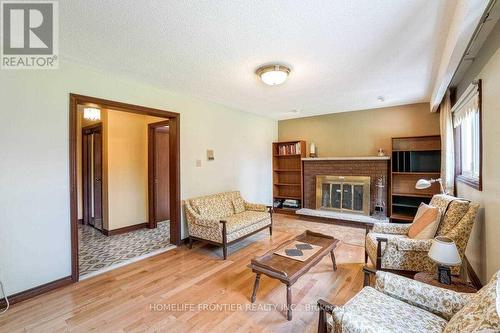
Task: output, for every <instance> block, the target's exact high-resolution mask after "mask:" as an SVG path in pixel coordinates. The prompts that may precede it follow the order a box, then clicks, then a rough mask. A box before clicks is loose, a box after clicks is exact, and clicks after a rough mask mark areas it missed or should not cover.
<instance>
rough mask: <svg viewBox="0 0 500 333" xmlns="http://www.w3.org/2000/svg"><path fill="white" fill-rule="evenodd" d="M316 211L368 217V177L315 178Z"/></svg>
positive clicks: (321, 176) (322, 176)
mask: <svg viewBox="0 0 500 333" xmlns="http://www.w3.org/2000/svg"><path fill="white" fill-rule="evenodd" d="M316 209H326V210H334V211H340V212H350V213H358V214H363V215H367V216H369V215H370V177H366V176H325V175H320V176H316Z"/></svg>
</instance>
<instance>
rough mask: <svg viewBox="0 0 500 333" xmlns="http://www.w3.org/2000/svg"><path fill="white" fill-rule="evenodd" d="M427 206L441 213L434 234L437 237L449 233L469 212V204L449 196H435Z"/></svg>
mask: <svg viewBox="0 0 500 333" xmlns="http://www.w3.org/2000/svg"><path fill="white" fill-rule="evenodd" d="M429 205H430V206H433V207H437V208H439V209H440V210H441V211H442V212H443V216H442V218H441V223H440V224H439V227H438V230H437V232H436V235H437V236H442V235H446V234H447V233H448V232H450V231H451V230H452V229H453V228H454V227H455V226H456V225H457V223H458V222H459V221H460V220H461V219H462V217H463V216H464V215H465V213H466V212H467V211H468V210H469V205H470V202H469V201H467V200H461V199H457V198H456V197H453V196H451V195H446V194H437V195H435V196H433V197H432V200H431V202H430V203H429Z"/></svg>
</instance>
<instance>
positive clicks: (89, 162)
mask: <svg viewBox="0 0 500 333" xmlns="http://www.w3.org/2000/svg"><path fill="white" fill-rule="evenodd" d="M79 108H80V111H81V110H82V108H83V111H86V109H92V108H93V109H101V110H106V111H107V112H106V117H110V116H111V114H114V115H115V116H114V117H115V118H113V119H115V120H116V119H118V118H121V119H124V118H140V119H144V121H145V122H146V123H149V125H147V126H146V127H143V128H145V129H144V132H143V133H145V134H144V135H145V137H144V138H145V139H146V141H142V142H145V143H144V144H145V145H147V146H144V147H146V148H145V150H144V154H147V155H140V154H139V155H140V156H145V160H144V161H145V162H144V164H142V165H144V168H146V169H144V170H145V172H146V174H145V176H144V177H145V178H144V181H143V180H140V179H142V178H137V177H138V176H131V177H130V175H129V177H128V179H129V180H132V182H134V183H135V184H140V183H141V182H142V184H146V183H147V185H148V186H147V189H145V190H146V192H145V194H146V196H147V203H145V205H146V209H145V210H144V212H145V215H140V214H142V213H140V214H139V215H140V216H143V217H142V218H141V217H140V216H139V218H140V219H141V220H142V222H144V220H145V219H146V218H147V222H146V223H138V221H136V222H135V224H134V225H131V226H130V227H129V226H126V227H120V228H117V229H115V230H111V228H110V221H111V220H113V219H112V218H111V215H110V210H111V207H118V208H119V209H115V210H114V211H115V212H117V211H118V212H119V213H123V212H121V210H123V209H120V207H122V208H124V207H127V205H125V204H121V205H120V204H119V205H114V206H111V202H112V201H111V198H110V195H111V194H112V193H113V192H111V190H110V188H111V183H114V184H116V183H118V184H119V185H123V184H124V182H122V178H120V179H119V181H114V182H111V181H110V180H111V178H110V177H109V174H112V173H111V170H114V169H112V166H119V167H120V168H121V170H122V171H123V166H124V165H123V164H122V163H111V162H110V161H112V160H111V156H110V155H109V154H108V152H109V151H111V150H110V149H108V148H109V147H111V143H112V141H121V140H122V138H123V137H120V138H119V140H110V138H113V136H112V135H111V131H112V129H113V127H111V125H110V124H111V123H112V122H111V120H110V118H108V119H107V122H106V123H104V124H106V125H105V128H103V123H99V124H92V125H90V126H83V127H82V126H81V124H82V121H81V118H79V117H80V115H79V112H78V110H79ZM83 113H84V112H83ZM117 117H118V118H117ZM179 118H180V116H179V114H178V113H175V112H170V111H164V110H158V109H152V108H147V107H142V106H137V105H131V104H125V103H120V102H115V101H109V100H103V99H99V98H94V97H88V96H81V95H76V94H70V185H71V186H70V199H71V243H72V246H71V258H72V280H73V281H78V280H79V276H80V274H79V234H80V236H81V235H82V234H84V235H88V232H87V233H83V232H82V227H81V226H82V225H84V224H88V225H89V226H92V228H91V230H90V232H92V230H94V231H95V232H97V231H96V229H97V230H100V231H102V234H104V235H101V236H98V235H97V237H106V236H105V235H107V236H112V237H108V239H112V240H117V239H118V238H120V237H121V236H126V237H128V238H129V239H132V243H135V244H141V247H142V248H140V249H139V248H137V251H142V250H143V249H144V247H145V246H144V243H143V242H142V240H143V239H145V237H147V238H148V239H156V238H158V239H159V237H158V234H160V233H161V237H162V239H164V237H163V235H167V238H168V239H165V240H164V241H163V243H162V244H167V245H168V244H169V243H170V244H174V245H180V241H181V230H180V209H181V206H180V168H179V163H180V152H179V146H180V132H179V129H180V127H179V122H180V119H179ZM161 119H164V120H161ZM136 124H137V123H136ZM141 124H143V122H141ZM134 126H135V128H137V127H138V126H142V125H134ZM114 128H115V130H116V129H117V128H118V129H119V130H121V133H125V135H129V133H130V132H129V131H127V130H125V129H124V128H122V126H121V124H120V125H116V126H114ZM134 133H136V136H140V135H141V134H140V130H138V131H135V132H134ZM150 139H151V140H150ZM80 140H81V143H80V144H79V143H78V142H79V141H80ZM141 140H144V139H141ZM103 142H104V143H103ZM121 144H122V146H124V145H123V142H121ZM140 145H142V143H141V144H140ZM103 146H104V147H103ZM79 147H80V148H79ZM130 148H131V147H129V146H127V145H125V147H123V149H122V150H120V152H121V153H120V154H121V157H122V158H123V157H125V158H128V160H130V161H131V163H135V164H133V165H135V166H137V165H138V164H137V163H136V162H137V156H139V155H137V154H131V153H129V151H130ZM80 149H81V152H80V151H79V150H80ZM141 149H142V148H141ZM103 151H106V157H105V158H103ZM115 151H116V150H115ZM124 154H125V155H124ZM127 154H128V155H127ZM115 155H116V154H115ZM80 159H81V163H79V160H80ZM134 161H135V162H134ZM139 164H140V163H139ZM131 165H132V164H131ZM104 168H106V169H105V170H106V172H104V171H103V170H104ZM135 170H138V169H137V168H136V169H135ZM137 172H139V173H140V171H137ZM119 176H120V177H122V176H123V173H122V174H120V175H119ZM140 177H143V176H140ZM146 179H147V181H146ZM152 185H154V186H152ZM104 187H105V188H106V193H104V190H103V188H104ZM114 192H116V191H114ZM136 192H137V191H128V193H129V194H131V195H132V196H133V195H136V194H137V193H138V192H137V193H136ZM139 192H140V191H139ZM117 193H119V194H120V195H116V197H122V194H123V193H124V192H123V191H121V192H120V191H118V192H117ZM142 198H145V196H144V194H142ZM128 199H129V200H130V199H131V198H130V197H129V198H128ZM132 199H134V198H132ZM141 200H145V199H141ZM82 201H83V202H82ZM80 206H82V207H80ZM152 208H153V209H152ZM139 210H140V209H139ZM136 211H137V210H136ZM82 214H83V216H82ZM115 215H116V214H113V216H115ZM121 215H122V216H127V217H128V215H127V214H125V215H124V214H121ZM78 219H81V222H82V223H79V220H78ZM142 224H143V226H142V229H140V228H139V227H140V226H141V225H142ZM159 225H161V228H160V227H158V228H157V226H159ZM131 227H133V228H131ZM145 227H147V228H152V229H154V230H152V231H151V232H150V231H148V230H149V229H144V228H145ZM136 229H140V230H137V231H135V230H136ZM130 230H134V231H130ZM79 231H80V233H79ZM84 231H89V230H88V229H84ZM111 231H113V232H117V233H120V234H119V235H118V234H117V233H113V234H111ZM122 232H128V233H127V234H126V235H122V234H121V233H122ZM97 233H98V234H100V232H97ZM146 234H147V235H146ZM91 236H92V237H94V236H95V235H91ZM82 239H83V238H82ZM92 239H93V240H94V241H95V239H96V237H94V238H92ZM120 239H121V238H120ZM97 243H98V244H99V246H101V245H102V243H101V242H100V239H99V242H94V244H97ZM114 245H115V246H114V247H115V248H119V247H120V246H116V244H114ZM120 245H121V244H120ZM170 247H171V245H170ZM147 248H153V247H147ZM92 249H93V248H92ZM82 251H84V252H86V253H89V252H90V251H89V247H88V246H87V247H85V248H82ZM115 252H123V251H115ZM82 253H83V252H82ZM87 257H88V256H85V253H84V257H82V258H83V260H86V259H87ZM82 263H85V261H82ZM82 267H83V266H82ZM82 269H83V268H82Z"/></svg>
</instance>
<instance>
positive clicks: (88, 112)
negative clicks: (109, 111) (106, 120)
mask: <svg viewBox="0 0 500 333" xmlns="http://www.w3.org/2000/svg"><path fill="white" fill-rule="evenodd" d="M83 118H85V119H87V120H93V121H96V120H101V110H99V109H98V108H83Z"/></svg>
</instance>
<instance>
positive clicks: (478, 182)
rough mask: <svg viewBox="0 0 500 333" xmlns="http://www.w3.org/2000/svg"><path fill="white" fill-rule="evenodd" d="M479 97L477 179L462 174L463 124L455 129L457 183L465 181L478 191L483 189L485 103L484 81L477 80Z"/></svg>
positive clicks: (464, 182)
mask: <svg viewBox="0 0 500 333" xmlns="http://www.w3.org/2000/svg"><path fill="white" fill-rule="evenodd" d="M477 90H478V97H479V98H478V99H479V105H478V109H479V138H478V139H479V177H478V178H477V179H475V178H472V177H468V176H465V175H463V174H462V137H461V126H458V127H457V128H455V129H454V131H453V136H454V141H455V185H456V183H463V184H465V185H468V186H470V187H472V188H474V189H476V190H478V191H482V190H483V105H482V104H483V103H482V82H481V80H478V82H477Z"/></svg>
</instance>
